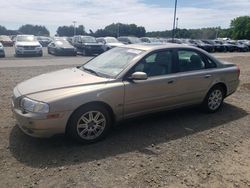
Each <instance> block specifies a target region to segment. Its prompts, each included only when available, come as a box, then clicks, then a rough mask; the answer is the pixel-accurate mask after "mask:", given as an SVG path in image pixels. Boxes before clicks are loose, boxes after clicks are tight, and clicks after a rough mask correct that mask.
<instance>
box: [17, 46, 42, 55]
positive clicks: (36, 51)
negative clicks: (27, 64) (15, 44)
mask: <svg viewBox="0 0 250 188" xmlns="http://www.w3.org/2000/svg"><path fill="white" fill-rule="evenodd" d="M42 53H43V50H42V49H41V48H38V49H32V50H26V49H22V48H16V54H17V55H41V54H42Z"/></svg>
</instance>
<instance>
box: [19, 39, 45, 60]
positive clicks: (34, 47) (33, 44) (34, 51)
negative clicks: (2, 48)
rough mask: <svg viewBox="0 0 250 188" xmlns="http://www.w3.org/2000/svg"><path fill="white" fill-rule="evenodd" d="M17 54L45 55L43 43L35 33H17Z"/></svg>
mask: <svg viewBox="0 0 250 188" xmlns="http://www.w3.org/2000/svg"><path fill="white" fill-rule="evenodd" d="M15 40H16V41H15V54H16V56H19V55H38V56H42V55H43V48H42V45H41V44H40V43H39V42H38V40H37V39H36V37H35V36H34V35H17V36H16V39H15Z"/></svg>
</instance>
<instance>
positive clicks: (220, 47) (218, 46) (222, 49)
mask: <svg viewBox="0 0 250 188" xmlns="http://www.w3.org/2000/svg"><path fill="white" fill-rule="evenodd" d="M202 42H204V43H206V44H210V45H212V46H213V48H214V51H215V52H225V51H226V47H225V46H224V45H223V44H218V43H216V42H214V41H213V40H202Z"/></svg>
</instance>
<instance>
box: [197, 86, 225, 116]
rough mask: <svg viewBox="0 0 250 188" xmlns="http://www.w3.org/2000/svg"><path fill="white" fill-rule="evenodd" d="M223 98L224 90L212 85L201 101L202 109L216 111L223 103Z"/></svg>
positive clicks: (209, 111)
mask: <svg viewBox="0 0 250 188" xmlns="http://www.w3.org/2000/svg"><path fill="white" fill-rule="evenodd" d="M224 98H225V90H224V88H223V87H221V86H214V87H212V88H211V89H210V90H209V92H208V93H207V95H206V97H205V99H204V101H203V103H202V109H203V111H205V112H208V113H214V112H217V111H218V110H219V109H220V108H221V106H222V105H223V101H224Z"/></svg>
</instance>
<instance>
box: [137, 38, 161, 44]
mask: <svg viewBox="0 0 250 188" xmlns="http://www.w3.org/2000/svg"><path fill="white" fill-rule="evenodd" d="M140 40H141V41H142V42H144V43H151V44H162V42H161V41H160V39H157V38H153V37H142V38H140Z"/></svg>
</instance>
